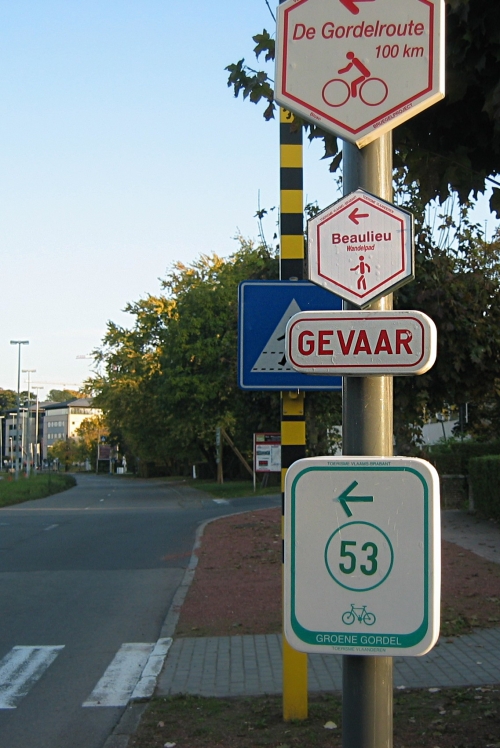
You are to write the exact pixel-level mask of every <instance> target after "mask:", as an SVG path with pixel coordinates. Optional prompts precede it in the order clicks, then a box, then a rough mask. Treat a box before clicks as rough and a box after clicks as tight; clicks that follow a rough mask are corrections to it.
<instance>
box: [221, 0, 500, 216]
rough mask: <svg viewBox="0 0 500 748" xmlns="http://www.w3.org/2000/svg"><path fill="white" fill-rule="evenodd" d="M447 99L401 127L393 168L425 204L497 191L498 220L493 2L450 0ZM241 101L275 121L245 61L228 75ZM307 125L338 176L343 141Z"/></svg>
mask: <svg viewBox="0 0 500 748" xmlns="http://www.w3.org/2000/svg"><path fill="white" fill-rule="evenodd" d="M446 8H447V46H446V73H447V84H446V85H447V95H446V98H445V99H444V100H443V101H442V102H439V103H438V104H435V105H434V106H432V107H430V108H429V109H426V110H425V111H423V112H421V113H420V114H419V115H417V116H416V117H413V118H412V119H410V120H408V121H407V122H406V123H404V124H403V125H401V126H400V127H397V128H396V129H395V130H394V131H393V133H394V147H395V166H396V167H397V168H399V169H401V170H402V172H403V174H404V179H405V180H406V182H407V184H408V185H411V183H412V182H414V181H417V182H418V185H419V189H420V193H421V197H422V199H423V201H424V203H428V202H429V201H430V200H431V199H433V198H436V197H439V198H440V199H441V200H444V199H445V198H446V197H447V196H448V195H449V194H451V193H452V192H456V193H457V194H458V195H459V197H460V200H461V201H462V202H464V201H466V200H467V199H468V198H469V196H470V195H471V193H472V194H473V195H474V197H476V196H477V193H478V192H481V191H483V190H484V189H485V185H486V182H487V181H489V182H490V184H493V185H494V189H493V195H492V198H491V201H490V205H491V208H492V210H495V211H497V215H499V216H500V182H499V181H498V180H495V179H492V177H495V176H497V175H498V174H499V173H500V76H499V72H498V71H499V69H500V67H499V62H500V35H499V34H498V28H499V26H500V4H499V3H493V2H491V1H490V0H447V3H446ZM253 39H254V41H255V43H256V46H255V49H254V51H255V54H256V57H257V59H259V58H260V55H261V54H263V53H264V55H265V60H266V61H270V60H273V59H274V52H275V48H274V39H273V38H272V37H271V35H270V34H269V33H268V32H267V31H266V30H265V29H264V31H263V32H262V33H261V34H256V35H255V36H254V37H253ZM226 69H227V70H228V71H229V79H228V86H230V87H232V88H233V90H234V94H235V96H238V95H239V94H240V93H241V94H242V96H243V97H244V98H248V99H249V100H250V101H251V102H253V103H255V104H257V103H259V102H261V101H264V103H265V104H266V108H265V111H264V117H265V118H266V119H272V118H273V117H274V111H275V105H274V102H273V89H272V80H271V78H270V77H269V76H268V74H267V72H266V70H258V71H255V70H252V69H251V68H249V67H248V66H247V65H246V64H245V60H244V59H241V60H239V61H238V62H237V63H233V64H231V65H229V66H228V67H227V68H226ZM297 123H298V126H301V125H303V126H304V127H305V129H306V130H307V131H308V133H309V137H310V138H311V139H313V138H322V139H323V141H324V145H325V158H328V159H331V164H330V169H331V171H336V170H337V168H338V167H339V164H340V161H341V153H340V152H339V147H338V143H337V139H336V138H335V137H334V136H332V135H329V134H326V133H325V132H324V131H322V130H321V129H320V128H317V127H315V126H312V125H308V124H305V123H303V122H301V120H299V119H297Z"/></svg>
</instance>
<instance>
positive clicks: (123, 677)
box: [82, 642, 155, 707]
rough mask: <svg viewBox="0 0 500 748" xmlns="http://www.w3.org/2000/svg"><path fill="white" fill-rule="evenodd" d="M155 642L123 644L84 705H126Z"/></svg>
mask: <svg viewBox="0 0 500 748" xmlns="http://www.w3.org/2000/svg"><path fill="white" fill-rule="evenodd" d="M154 647H155V645H154V644H144V643H138V642H136V643H130V644H122V646H121V647H120V649H119V650H118V652H117V653H116V655H115V656H114V658H113V660H112V662H111V664H110V665H109V666H108V668H107V669H106V671H105V673H104V675H103V676H102V678H101V679H100V681H99V682H98V684H97V685H96V687H95V688H94V690H93V691H92V693H91V694H90V696H89V697H88V698H87V700H86V701H84V702H83V704H82V706H84V707H89V706H126V705H127V704H128V702H129V700H130V698H131V696H132V693H133V691H134V688H135V686H136V685H137V683H138V681H139V679H140V677H141V674H142V672H143V670H144V668H145V666H146V663H147V662H148V659H149V656H150V655H151V653H152V652H153V649H154Z"/></svg>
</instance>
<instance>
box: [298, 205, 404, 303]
mask: <svg viewBox="0 0 500 748" xmlns="http://www.w3.org/2000/svg"><path fill="white" fill-rule="evenodd" d="M359 218H363V222H362V225H361V224H360V221H359V220H358V219H359ZM353 224H354V225H353ZM358 224H359V225H358ZM307 236H308V262H309V280H311V281H313V283H317V284H318V285H319V286H322V287H323V288H326V289H327V291H331V292H332V293H335V294H337V296H340V297H341V298H342V299H345V300H346V301H350V302H351V303H353V304H355V305H356V306H358V307H361V308H363V307H365V306H368V304H370V303H371V302H372V301H375V300H376V299H378V298H380V297H381V296H384V295H386V294H388V293H391V291H394V290H395V289H396V288H399V286H402V285H404V284H405V283H408V281H410V280H412V279H413V277H414V275H413V272H414V270H413V268H414V245H413V216H412V214H411V213H410V212H409V211H407V210H403V209H402V208H398V207H396V206H395V205H392V204H391V203H388V202H386V201H385V200H382V199H381V198H380V197H375V195H371V194H370V193H369V192H365V191H364V190H356V191H355V192H351V194H350V195H347V196H346V197H343V198H342V199H341V200H339V201H338V202H336V203H334V204H333V205H330V207H329V208H326V209H325V210H323V211H321V213H318V214H317V215H315V216H314V217H313V218H311V219H310V220H309V221H308V222H307Z"/></svg>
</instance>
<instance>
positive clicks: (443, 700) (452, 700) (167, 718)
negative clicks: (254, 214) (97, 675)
mask: <svg viewBox="0 0 500 748" xmlns="http://www.w3.org/2000/svg"><path fill="white" fill-rule="evenodd" d="M499 710H500V692H499V690H498V689H495V688H490V687H484V688H472V687H471V688H448V689H439V688H434V689H418V690H416V689H415V690H409V689H408V690H407V689H404V690H396V691H395V694H394V748H420V746H426V748H487V747H491V748H498V747H499V746H500V737H499V736H500V716H499ZM341 741H342V718H341V700H340V696H338V695H335V694H318V695H310V698H309V718H308V719H307V720H305V721H303V722H288V723H285V722H283V719H282V702H281V696H259V697H253V698H231V699H217V698H202V697H199V696H187V695H183V696H172V697H168V698H162V699H156V700H154V701H153V702H152V703H151V704H150V706H149V707H148V709H147V711H146V712H145V714H144V716H143V718H142V720H141V724H140V726H139V729H138V731H137V733H136V734H135V735H134V736H133V737H132V739H131V741H130V743H129V746H130V748H163V746H165V745H169V744H171V745H174V744H175V745H176V747H177V748H261V747H262V748H293V747H294V746H298V747H300V748H303V747H305V746H307V748H327V747H328V748H332V747H333V746H339V748H340V745H341Z"/></svg>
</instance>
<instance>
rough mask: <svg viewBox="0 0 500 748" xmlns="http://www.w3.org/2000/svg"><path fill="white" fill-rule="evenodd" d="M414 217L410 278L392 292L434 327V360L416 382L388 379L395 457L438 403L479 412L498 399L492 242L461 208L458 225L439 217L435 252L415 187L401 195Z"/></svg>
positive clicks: (498, 286)
mask: <svg viewBox="0 0 500 748" xmlns="http://www.w3.org/2000/svg"><path fill="white" fill-rule="evenodd" d="M406 205H407V207H410V208H413V209H414V210H415V216H416V239H417V249H418V251H417V255H416V278H415V281H413V282H412V283H409V284H407V285H406V286H403V287H402V288H401V289H400V290H399V291H398V292H397V294H396V297H395V304H396V306H397V307H398V308H400V309H419V310H421V311H423V312H425V313H426V314H428V315H429V316H430V317H431V319H433V320H434V322H435V323H436V326H437V329H438V356H437V361H436V364H435V365H434V366H433V368H432V369H430V371H428V372H427V373H426V374H424V375H423V376H419V377H396V379H395V416H396V418H395V431H396V440H397V444H398V451H399V452H400V453H402V452H405V451H407V450H408V448H409V446H410V444H411V442H412V441H413V440H414V438H415V437H417V438H418V435H419V433H420V430H421V426H422V424H423V420H424V415H425V413H426V412H427V413H431V414H433V413H435V412H439V411H442V410H443V408H444V407H445V406H446V405H455V406H460V405H462V404H465V403H474V404H475V406H476V407H479V408H482V407H483V405H485V404H486V403H489V402H492V401H495V398H498V372H499V371H500V304H499V302H498V299H499V298H500V236H499V237H497V238H496V239H495V240H494V241H493V242H491V243H486V242H485V241H484V240H483V238H482V232H481V229H480V228H479V227H478V226H475V225H473V224H471V222H470V220H469V209H470V205H469V204H464V205H462V207H461V208H460V214H459V219H458V220H457V221H453V219H452V218H450V217H449V216H442V219H443V221H444V224H443V228H444V229H445V230H446V231H445V234H447V238H446V241H444V242H443V244H442V246H439V244H437V242H436V237H435V233H433V231H432V229H431V227H430V226H429V224H428V223H426V222H425V221H424V220H422V219H421V216H422V214H423V211H422V207H423V206H422V197H421V196H420V194H419V190H418V185H416V184H414V185H413V188H412V190H410V191H409V192H407V195H406Z"/></svg>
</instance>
